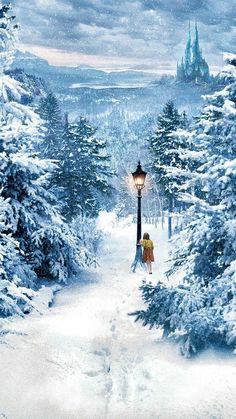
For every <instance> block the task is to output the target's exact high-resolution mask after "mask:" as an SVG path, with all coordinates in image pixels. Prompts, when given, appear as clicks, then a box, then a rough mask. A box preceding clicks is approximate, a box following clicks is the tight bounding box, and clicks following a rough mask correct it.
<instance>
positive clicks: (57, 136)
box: [38, 92, 64, 160]
mask: <svg viewBox="0 0 236 419" xmlns="http://www.w3.org/2000/svg"><path fill="white" fill-rule="evenodd" d="M38 113H39V115H40V117H41V119H42V120H43V124H44V128H45V133H44V141H43V143H42V146H41V147H40V151H41V153H42V155H43V156H44V157H45V158H48V159H54V160H55V159H57V158H59V150H61V147H62V138H63V131H64V129H63V128H64V127H63V123H62V114H61V110H60V106H59V103H58V101H57V99H56V97H55V96H54V94H53V93H52V92H50V93H48V94H47V96H46V97H43V98H42V99H41V100H40V103H39V106H38Z"/></svg>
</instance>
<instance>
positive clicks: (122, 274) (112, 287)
mask: <svg viewBox="0 0 236 419" xmlns="http://www.w3.org/2000/svg"><path fill="white" fill-rule="evenodd" d="M147 230H148V231H150V230H152V237H153V239H154V242H155V243H156V245H157V250H156V253H157V251H158V253H159V254H160V257H161V260H159V261H158V263H156V266H155V275H153V277H152V279H153V280H154V279H156V280H157V279H158V278H161V277H162V274H163V271H164V263H163V261H164V260H165V259H166V257H167V244H166V243H167V241H166V237H165V233H163V232H162V231H161V228H158V229H157V230H155V229H153V228H152V229H150V226H148V227H147ZM134 237H135V226H134V225H131V226H125V225H120V226H119V227H116V228H114V230H113V231H112V239H111V240H107V241H106V244H105V245H104V248H103V251H102V259H101V267H100V268H99V269H98V272H95V273H91V274H87V273H86V274H85V276H89V281H88V282H86V283H85V284H84V285H82V286H81V285H80V284H74V285H71V286H70V287H67V288H66V289H64V290H63V291H62V292H61V293H59V294H58V296H57V298H56V305H55V306H54V307H53V308H51V309H50V310H49V311H48V312H47V313H46V314H45V315H43V316H36V315H34V316H29V317H27V318H26V319H25V320H22V319H18V320H14V321H13V322H12V324H11V328H12V330H14V331H17V332H19V333H22V335H18V336H17V335H8V336H7V337H6V338H5V342H6V343H7V344H1V345H0V370H1V389H0V418H8V419H54V418H55V419H121V418H122V419H151V418H156V419H157V418H158V419H175V418H178V419H185V418H186V419H230V418H235V411H236V410H235V409H236V405H235V400H234V395H235V390H236V386H235V382H236V368H235V364H234V361H233V358H232V357H231V356H227V355H223V354H219V353H218V354H217V353H214V352H208V353H205V354H203V355H201V356H200V357H199V358H197V359H195V360H185V359H183V358H182V357H180V355H179V354H178V351H177V348H176V346H174V345H172V344H170V343H167V342H163V341H161V340H158V333H157V332H156V331H155V330H153V331H149V330H147V329H145V328H143V327H142V326H141V325H139V324H135V323H134V321H133V318H131V317H129V316H127V313H128V312H131V311H133V310H136V309H137V308H140V307H141V306H142V301H141V299H140V292H139V290H138V287H139V285H140V284H141V283H142V280H143V279H145V277H147V275H145V274H144V273H137V274H131V273H129V266H130V263H131V261H132V258H133V256H134V253H133V252H134V243H133V238H134ZM149 278H150V276H149V277H148V278H147V280H149Z"/></svg>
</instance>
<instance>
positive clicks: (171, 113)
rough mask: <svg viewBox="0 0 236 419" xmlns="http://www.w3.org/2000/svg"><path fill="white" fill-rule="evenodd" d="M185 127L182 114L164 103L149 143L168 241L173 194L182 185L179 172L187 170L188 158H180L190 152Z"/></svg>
mask: <svg viewBox="0 0 236 419" xmlns="http://www.w3.org/2000/svg"><path fill="white" fill-rule="evenodd" d="M187 124H188V121H187V117H186V113H185V112H183V114H180V113H179V112H178V110H177V109H176V108H175V106H174V103H173V102H167V103H166V105H165V106H164V108H163V111H162V113H160V115H159V116H158V121H157V127H156V129H155V133H154V135H152V136H151V137H150V140H149V147H150V150H151V158H152V164H151V170H152V172H153V174H154V182H155V183H156V184H157V185H158V187H159V189H160V190H161V194H162V195H163V196H164V198H165V199H166V201H167V205H166V207H167V208H168V212H169V220H168V225H169V228H168V231H169V238H170V237H171V235H172V223H171V214H172V213H173V211H174V208H175V206H176V196H177V192H178V190H179V188H180V186H181V185H182V184H183V176H182V175H181V171H182V170H183V169H185V170H186V168H187V167H188V159H187V158H183V153H184V152H186V151H187V150H188V149H191V142H190V141H189V136H187V135H185V131H184V128H186V126H187Z"/></svg>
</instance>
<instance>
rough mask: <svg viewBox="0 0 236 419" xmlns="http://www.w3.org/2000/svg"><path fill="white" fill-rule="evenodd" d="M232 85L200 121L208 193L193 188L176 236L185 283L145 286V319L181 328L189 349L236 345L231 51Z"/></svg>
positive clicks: (200, 171) (201, 172) (230, 61)
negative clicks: (199, 195)
mask: <svg viewBox="0 0 236 419" xmlns="http://www.w3.org/2000/svg"><path fill="white" fill-rule="evenodd" d="M221 77H224V79H225V81H226V87H225V88H224V89H223V90H222V91H219V92H216V93H215V94H213V95H210V96H207V97H206V100H207V104H206V106H205V107H204V109H203V112H202V115H201V118H200V119H199V121H198V124H197V126H196V138H195V146H196V148H197V149H199V151H200V152H201V151H202V153H201V164H199V165H198V168H197V170H196V171H195V173H194V176H195V181H196V183H197V184H198V185H199V184H201V189H202V191H203V196H202V198H201V199H200V198H197V197H192V196H191V195H189V197H188V199H189V200H188V202H191V200H192V203H193V205H192V206H191V208H190V210H189V211H190V212H191V222H190V223H189V224H188V225H187V226H186V227H185V229H184V230H183V231H182V232H181V233H180V234H179V235H177V236H176V238H175V248H174V251H173V255H172V266H171V269H170V271H169V274H170V275H171V274H173V273H175V274H176V273H178V272H179V271H180V272H181V270H184V272H185V275H184V278H183V280H181V281H180V284H179V285H178V286H167V285H164V284H162V283H158V284H157V285H156V286H153V285H151V284H149V285H144V286H143V287H142V291H143V298H144V300H145V301H146V303H147V304H148V308H147V310H143V311H139V312H137V313H136V316H137V319H140V320H142V321H143V324H144V325H149V326H150V327H154V326H156V327H161V328H163V330H164V335H165V336H168V335H170V334H171V333H175V332H180V334H181V340H182V352H183V353H184V354H185V355H187V356H189V355H191V354H193V353H196V352H197V351H199V350H200V349H203V348H205V347H207V346H208V345H209V344H214V345H227V346H229V347H230V348H235V346H236V310H235V309H236V56H235V55H232V56H228V57H227V65H226V67H225V69H224V70H223V72H222V74H221Z"/></svg>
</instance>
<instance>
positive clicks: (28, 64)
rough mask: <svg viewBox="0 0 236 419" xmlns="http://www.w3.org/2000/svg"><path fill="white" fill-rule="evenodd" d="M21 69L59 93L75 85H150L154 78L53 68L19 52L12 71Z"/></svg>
mask: <svg viewBox="0 0 236 419" xmlns="http://www.w3.org/2000/svg"><path fill="white" fill-rule="evenodd" d="M19 68H22V69H24V70H25V72H26V73H29V74H32V75H34V76H37V77H42V78H43V79H44V80H45V81H46V83H49V84H50V86H51V88H52V89H53V90H54V91H55V92H58V93H60V92H63V91H64V89H65V88H68V87H71V86H72V85H75V84H87V85H89V84H91V85H104V86H106V85H117V84H121V85H124V84H130V83H131V81H132V83H137V84H140V83H146V84H148V83H150V82H151V81H152V80H153V78H154V76H153V74H151V73H146V72H141V71H112V72H110V73H107V72H105V71H102V70H97V69H96V68H93V67H89V66H86V67H84V66H77V67H65V66H53V65H50V64H49V63H48V62H47V61H46V60H44V59H42V58H39V57H37V56H36V55H34V54H31V53H30V52H22V51H19V50H17V51H16V53H15V59H14V62H13V64H12V69H19Z"/></svg>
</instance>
